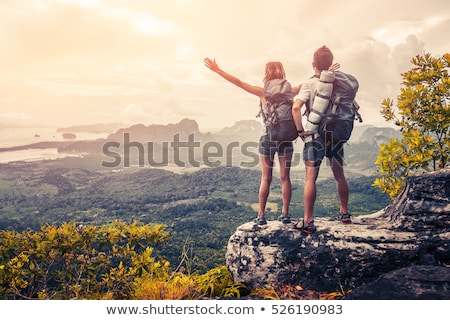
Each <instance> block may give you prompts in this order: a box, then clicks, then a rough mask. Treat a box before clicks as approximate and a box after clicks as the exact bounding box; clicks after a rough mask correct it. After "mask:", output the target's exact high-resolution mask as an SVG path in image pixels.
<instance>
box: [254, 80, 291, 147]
mask: <svg viewBox="0 0 450 320" xmlns="http://www.w3.org/2000/svg"><path fill="white" fill-rule="evenodd" d="M263 93H264V98H265V99H266V103H265V104H263V103H262V102H260V104H259V106H260V112H259V114H258V115H257V117H258V116H262V118H263V122H264V127H265V133H266V134H267V135H268V136H269V138H270V141H277V142H285V141H293V140H295V139H297V137H298V133H297V128H296V126H295V122H294V118H293V117H292V104H293V100H294V94H293V93H292V87H291V84H290V83H289V82H288V81H287V80H286V79H273V80H269V81H267V82H266V83H265V85H264V88H263Z"/></svg>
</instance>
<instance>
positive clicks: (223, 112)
mask: <svg viewBox="0 0 450 320" xmlns="http://www.w3.org/2000/svg"><path fill="white" fill-rule="evenodd" d="M448 30H450V1H448V0H428V1H423V0H420V1H418V0H396V1H392V0H366V1H359V0H340V1H335V0H303V1H299V0H278V1H272V0H240V1H235V0H232V1H221V0H139V1H138V0H0V70H1V71H0V126H2V127H4V128H5V127H15V126H20V127H21V126H25V127H65V126H73V125H88V124H97V123H113V122H121V123H124V124H130V125H131V124H137V123H142V124H145V125H151V124H169V123H177V122H179V121H181V120H182V119H184V118H190V119H194V120H196V121H197V122H198V124H199V127H200V131H202V132H206V131H214V130H215V129H220V128H224V127H229V126H232V125H233V124H234V123H235V122H237V121H240V120H247V119H249V120H252V119H257V118H256V117H255V116H256V114H257V113H258V110H259V109H258V108H259V107H258V102H259V101H258V98H257V97H255V96H252V95H250V94H249V93H247V92H245V91H243V90H241V89H239V88H238V87H235V86H234V85H232V84H231V83H229V82H227V81H225V80H224V79H222V78H221V77H220V76H218V75H217V74H215V73H213V72H212V71H210V70H209V69H207V68H206V67H205V66H204V63H203V59H204V58H205V57H210V58H214V59H216V61H217V62H218V64H219V66H220V67H221V68H222V69H223V70H225V71H227V72H229V73H231V74H233V75H235V76H237V77H238V78H240V79H241V80H243V81H245V82H248V83H251V84H254V85H261V86H262V78H263V76H264V66H265V64H266V62H268V61H281V62H282V63H283V65H284V67H285V71H286V74H287V78H288V80H289V81H290V82H291V83H292V84H293V85H297V84H300V83H302V82H303V81H305V80H306V79H307V78H309V77H310V76H311V75H312V74H313V70H312V66H311V61H312V55H313V52H314V51H315V50H316V49H317V48H318V47H320V46H322V45H327V46H328V47H329V48H330V49H331V50H332V51H333V54H334V58H335V62H339V63H340V64H341V71H344V72H348V73H351V74H353V75H354V76H356V77H357V78H358V80H359V83H360V89H359V92H358V95H357V100H358V102H359V104H360V105H361V113H362V116H363V119H364V124H373V125H378V126H386V125H387V123H386V122H385V120H384V119H383V118H382V116H381V115H380V111H379V110H380V107H381V102H382V101H383V99H385V98H388V97H390V98H392V99H395V98H396V97H397V95H398V94H399V92H400V88H401V81H402V78H401V76H400V74H401V73H402V72H405V71H408V70H409V69H411V68H412V64H411V62H410V61H411V58H413V57H414V56H416V55H419V54H420V55H422V54H424V53H430V54H432V55H433V56H442V55H443V54H444V53H448V52H450V47H449V45H450V41H449V40H450V36H449V33H448Z"/></svg>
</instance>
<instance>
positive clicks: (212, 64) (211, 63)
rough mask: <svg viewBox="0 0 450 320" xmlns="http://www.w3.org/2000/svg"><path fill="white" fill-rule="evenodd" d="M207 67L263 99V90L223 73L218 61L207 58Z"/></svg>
mask: <svg viewBox="0 0 450 320" xmlns="http://www.w3.org/2000/svg"><path fill="white" fill-rule="evenodd" d="M204 61H205V66H206V67H207V68H209V69H210V70H211V71H214V72H215V73H217V74H218V75H220V76H221V77H222V78H224V79H225V80H228V81H229V82H231V83H233V84H234V85H236V86H238V87H239V88H241V89H244V90H245V91H247V92H249V93H251V94H254V95H255V96H258V97H259V98H261V97H263V88H262V87H259V86H253V85H251V84H248V83H246V82H244V81H241V80H240V79H239V78H237V77H235V76H233V75H231V74H229V73H227V72H225V71H223V70H222V69H220V68H219V65H218V64H217V62H216V60H215V59H214V60H211V59H209V58H205V60H204Z"/></svg>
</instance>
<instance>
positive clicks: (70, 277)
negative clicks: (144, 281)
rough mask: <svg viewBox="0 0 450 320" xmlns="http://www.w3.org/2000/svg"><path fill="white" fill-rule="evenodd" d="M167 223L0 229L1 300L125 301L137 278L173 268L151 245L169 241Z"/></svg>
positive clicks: (159, 273) (73, 224)
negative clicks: (32, 229) (165, 228)
mask: <svg viewBox="0 0 450 320" xmlns="http://www.w3.org/2000/svg"><path fill="white" fill-rule="evenodd" d="M167 236H168V234H167V232H166V231H164V226H163V225H153V226H150V225H137V224H124V223H121V222H118V221H116V222H114V223H113V224H111V225H104V226H100V227H95V226H86V227H85V226H78V227H77V226H76V224H75V223H74V222H72V223H64V224H62V225H61V226H59V227H56V226H52V225H43V226H42V227H41V231H36V232H34V231H24V232H21V233H17V232H15V231H0V270H1V271H2V272H1V273H0V296H1V297H3V298H6V299H9V298H13V299H17V298H22V299H35V298H39V299H80V298H87V299H123V298H127V297H129V296H130V295H131V294H132V292H133V287H132V283H133V280H134V278H136V277H140V276H142V275H143V274H151V275H152V276H155V277H157V276H160V275H162V274H165V273H167V270H168V267H169V264H168V262H166V261H165V260H162V259H161V260H158V261H157V260H155V259H154V258H153V257H152V256H151V255H152V252H153V249H152V248H151V247H149V246H151V245H158V244H160V243H162V242H164V241H165V239H166V238H167Z"/></svg>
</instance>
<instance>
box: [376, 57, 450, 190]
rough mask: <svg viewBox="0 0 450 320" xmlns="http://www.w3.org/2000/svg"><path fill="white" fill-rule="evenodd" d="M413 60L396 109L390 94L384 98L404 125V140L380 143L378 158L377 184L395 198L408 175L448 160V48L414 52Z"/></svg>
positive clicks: (385, 109) (392, 117) (391, 115)
mask: <svg viewBox="0 0 450 320" xmlns="http://www.w3.org/2000/svg"><path fill="white" fill-rule="evenodd" d="M411 62H412V64H413V65H414V66H415V67H414V68H412V69H411V70H410V71H408V72H405V73H402V77H403V79H404V80H403V86H404V87H403V88H401V90H400V95H399V96H398V97H397V108H398V111H397V112H398V115H397V114H396V111H395V110H394V106H393V104H394V103H393V101H392V100H391V99H390V98H387V99H385V100H384V101H383V102H382V109H381V113H382V115H383V117H384V118H385V119H386V121H394V123H395V124H396V125H398V126H400V127H401V134H402V138H401V140H398V139H392V140H391V141H390V142H388V143H387V144H383V145H381V147H380V151H379V155H378V158H377V160H376V162H375V164H376V166H377V169H378V172H379V173H380V174H381V177H380V178H377V179H375V181H374V186H376V187H378V188H380V189H381V190H382V191H383V192H386V193H388V194H389V196H390V197H391V199H393V198H395V197H396V196H397V195H398V194H399V193H400V192H401V190H402V189H403V187H404V184H405V179H406V177H407V176H409V175H412V174H416V173H420V172H425V171H434V170H437V169H438V168H445V167H446V166H447V165H448V164H449V161H450V155H449V154H450V132H449V126H450V79H449V74H448V71H449V67H450V54H448V53H447V54H444V55H443V56H442V57H438V58H435V57H432V56H431V55H430V54H425V55H424V56H416V57H415V58H413V59H412V60H411Z"/></svg>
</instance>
